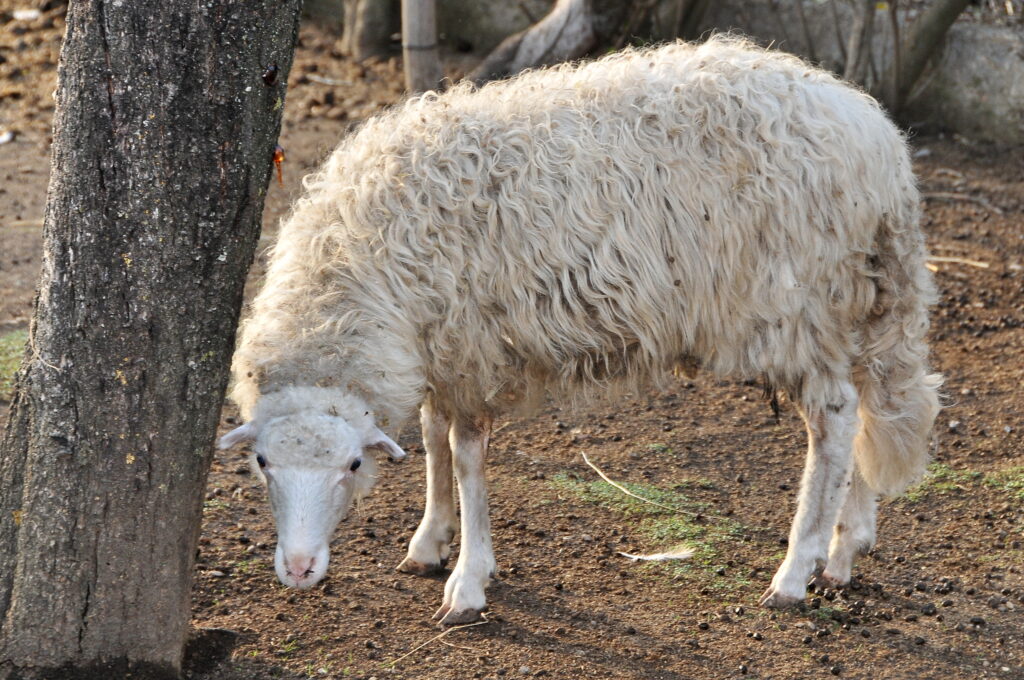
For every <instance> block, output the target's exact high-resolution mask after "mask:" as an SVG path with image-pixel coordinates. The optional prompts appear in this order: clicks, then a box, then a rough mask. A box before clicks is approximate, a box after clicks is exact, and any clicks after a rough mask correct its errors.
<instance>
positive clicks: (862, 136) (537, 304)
mask: <svg viewBox="0 0 1024 680" xmlns="http://www.w3.org/2000/svg"><path fill="white" fill-rule="evenodd" d="M306 189H307V191H306V194H305V196H304V197H303V198H302V199H301V200H300V201H299V202H298V203H297V205H296V206H295V208H294V211H293V213H292V215H291V216H290V218H289V219H288V220H287V222H286V223H285V224H284V225H283V226H282V229H281V233H280V236H279V240H278V243H277V245H276V247H275V248H274V250H273V255H272V262H271V266H270V270H269V273H268V276H267V281H266V284H265V286H264V288H263V290H262V292H261V293H260V294H259V295H258V297H257V298H256V300H255V302H254V305H253V310H252V316H251V318H250V319H249V320H248V321H247V322H246V323H245V326H244V328H243V331H242V336H241V342H240V345H239V349H238V353H237V357H236V362H235V376H236V383H235V388H234V397H235V399H236V401H238V403H239V404H240V405H241V406H242V409H243V413H248V412H250V411H251V410H252V408H253V405H254V403H255V402H256V400H257V398H258V397H259V395H260V394H263V393H268V392H274V391H277V390H279V389H281V388H282V387H283V386H290V385H319V386H331V387H338V388H340V389H342V390H343V391H351V392H354V393H356V394H358V395H359V396H360V397H361V398H362V399H364V400H365V401H366V403H367V404H369V405H370V408H372V409H373V411H374V413H375V414H376V415H377V417H378V418H379V419H381V420H383V421H385V424H387V422H390V423H391V424H392V425H394V426H397V425H398V424H400V423H402V422H404V421H405V420H406V419H407V418H408V417H409V416H411V415H412V414H413V413H414V411H415V409H416V407H417V406H418V405H419V404H420V403H421V402H422V401H423V399H424V397H425V395H426V394H427V393H428V392H429V393H430V394H431V398H432V399H433V400H434V403H436V404H438V405H439V407H440V408H442V409H444V410H445V411H446V412H448V413H450V414H452V415H453V416H460V415H465V416H467V417H471V416H472V415H474V414H479V413H482V412H490V413H493V412H495V411H498V410H502V409H506V408H508V407H511V406H514V405H516V404H532V403H535V402H536V401H537V398H538V396H541V395H543V394H556V395H557V394H562V395H571V396H576V395H579V394H589V393H591V392H593V391H595V390H602V391H603V390H606V389H608V388H609V387H616V386H617V387H624V388H634V387H636V386H638V385H641V384H646V383H648V382H650V381H651V380H656V379H658V377H659V376H662V375H664V374H665V373H666V371H667V370H669V369H671V368H672V367H673V366H674V365H675V364H677V363H679V362H684V363H688V364H693V363H697V364H699V365H701V366H702V367H704V368H705V369H707V370H710V371H712V372H714V373H715V374H717V375H720V376H726V375H729V376H747V377H758V376H764V377H766V378H767V379H768V380H769V381H770V382H771V383H772V384H774V385H776V386H779V387H781V388H783V389H786V390H788V391H789V392H790V394H791V395H794V396H795V398H797V399H799V400H800V401H801V403H802V404H803V405H804V407H805V408H808V409H812V410H813V409H814V408H816V407H822V408H823V407H824V406H825V405H827V404H832V403H835V402H836V401H837V400H838V399H840V398H841V396H840V394H839V388H838V387H837V385H838V378H839V377H841V376H844V375H849V374H850V372H851V371H853V373H854V376H855V380H857V381H858V382H859V383H866V382H872V381H873V383H872V384H873V385H874V387H875V388H877V390H876V391H878V394H879V395H880V396H878V398H877V399H875V400H874V403H873V405H872V408H874V409H875V411H876V413H875V415H876V416H878V418H876V420H885V421H886V422H889V421H892V420H897V421H898V420H900V419H901V418H905V417H910V416H912V417H913V419H915V422H917V420H920V419H919V418H917V416H918V415H922V413H924V412H922V413H916V412H915V413H912V414H909V416H908V414H907V413H904V411H905V410H906V409H905V408H904V406H905V404H904V403H903V401H901V399H895V400H894V399H893V398H892V395H893V394H902V392H906V391H907V390H911V391H913V390H919V391H921V394H924V397H922V398H923V399H924V402H927V403H925V404H924V405H923V406H921V407H920V408H923V409H925V411H927V410H929V409H932V410H935V409H937V402H934V391H935V386H936V385H937V379H934V378H930V377H929V376H928V374H927V371H926V365H925V356H926V349H925V347H924V344H923V336H924V332H925V330H926V329H927V314H926V305H927V304H928V303H929V302H930V301H931V299H932V297H933V290H932V284H931V281H930V278H929V275H928V272H927V271H926V269H925V267H924V266H923V265H924V257H925V252H924V246H923V239H922V237H921V234H920V231H919V230H918V228H917V221H918V217H919V214H918V211H919V207H918V194H917V190H916V188H915V180H914V177H913V174H912V171H911V164H910V160H909V156H908V153H907V149H906V143H905V141H904V139H903V137H902V136H901V134H900V133H899V131H898V130H897V129H896V128H895V127H894V126H893V125H892V124H891V123H890V122H889V120H888V119H887V118H886V117H885V115H884V114H883V113H882V111H881V110H880V109H879V107H878V105H877V104H876V103H875V101H874V100H873V99H871V98H870V97H868V96H867V95H865V94H863V93H862V92H859V91H857V90H855V89H853V88H851V87H850V86H848V85H845V84H843V83H841V82H839V81H838V80H836V79H835V78H833V77H832V76H830V75H828V74H826V73H824V72H823V71H820V70H817V69H814V68H812V67H810V66H808V65H806V64H804V63H803V62H801V61H800V60H798V59H796V58H794V57H791V56H787V55H784V54H779V53H773V52H768V51H765V50H762V49H759V48H757V47H754V46H752V45H751V44H749V43H747V42H745V41H742V40H738V39H735V38H728V37H716V38H712V39H711V40H710V41H708V42H707V43H705V44H703V45H700V46H695V45H690V44H685V43H676V44H671V45H667V46H663V47H659V48H654V49H638V50H626V51H624V52H621V53H617V54H613V55H611V56H608V57H605V58H603V59H600V60H597V61H594V62H591V63H585V64H578V65H564V66H560V67H556V68H552V69H547V70H539V71H533V72H529V73H526V74H524V75H521V76H519V77H517V78H515V79H512V80H508V81H504V82H498V83H492V84H489V85H487V86H485V87H483V88H481V89H480V90H476V89H475V88H473V87H472V86H471V85H468V84H460V85H456V86H455V87H453V88H452V89H451V90H450V91H448V92H446V93H444V94H436V93H428V94H426V95H423V96H420V97H417V98H413V99H410V100H409V101H407V102H406V103H405V104H404V105H402V106H400V107H398V108H397V109H395V110H393V111H391V112H389V113H386V114H384V115H382V116H379V117H376V118H373V119H371V120H369V121H368V122H367V123H366V124H365V125H364V126H363V127H362V128H361V129H360V130H359V131H358V132H357V133H355V134H353V135H352V136H350V137H349V138H348V139H346V140H345V141H344V142H342V144H341V145H340V146H339V147H338V148H337V149H336V150H335V151H334V153H333V154H332V155H331V156H330V158H329V159H328V160H327V161H326V163H325V164H324V166H323V167H322V169H321V170H320V171H319V172H318V173H316V174H315V175H312V176H310V177H308V178H307V179H306ZM929 380H931V382H930V383H928V381H929ZM925 383H928V384H925ZM868 389H870V386H869V387H866V388H865V390H868ZM901 391H902V392H901ZM925 393H927V394H925ZM929 394H930V395H931V397H929V396H928V395H929ZM862 400H863V394H862ZM869 401H870V400H869ZM932 402H934V404H933V403H932ZM920 408H918V410H920ZM924 415H925V416H926V415H927V414H924ZM932 418H934V414H932ZM925 419H927V418H926V417H925ZM930 424H931V420H927V426H930ZM908 427H909V426H908ZM913 427H916V428H918V429H920V427H921V426H920V424H917V425H914V426H913ZM901 436H902V435H901ZM918 443H919V442H915V443H914V445H915V446H916V444H918ZM880 445H881V444H880ZM911 448H914V447H911ZM918 458H920V456H918ZM912 467H915V468H916V467H920V465H919V461H918V462H914V463H913V465H912ZM907 474H910V473H907ZM903 476H904V477H905V476H907V475H903Z"/></svg>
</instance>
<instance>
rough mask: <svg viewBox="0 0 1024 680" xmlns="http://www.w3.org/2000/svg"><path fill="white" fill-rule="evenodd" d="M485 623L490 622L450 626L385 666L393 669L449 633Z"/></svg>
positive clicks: (485, 620)
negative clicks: (406, 658)
mask: <svg viewBox="0 0 1024 680" xmlns="http://www.w3.org/2000/svg"><path fill="white" fill-rule="evenodd" d="M485 623H490V621H488V620H487V619H486V618H485V619H484V620H483V621H477V622H476V623H466V624H463V625H461V626H452V627H451V628H449V629H448V630H446V631H444V632H443V633H441V634H440V635H435V636H434V637H432V638H430V639H429V640H427V641H426V642H424V643H423V644H419V645H416V646H415V647H413V648H412V649H410V650H409V651H408V652H406V653H405V654H403V655H402V656H400V657H398V658H397V659H395V660H394V661H389V662H388V663H387V664H386V665H387V666H390V667H391V668H394V667H395V666H397V665H398V662H399V661H401V660H402V659H404V658H405V657H407V656H411V655H412V654H415V653H416V652H418V651H420V650H421V649H423V648H424V647H426V646H427V645H429V644H430V643H431V642H436V641H438V640H440V639H441V638H443V637H445V636H446V635H448V634H449V633H454V632H455V631H457V630H462V629H463V628H472V627H473V626H482V625H484V624H485ZM445 644H448V643H445ZM451 646H453V647H454V646H455V645H451ZM466 649H469V648H468V647H467V648H466ZM473 651H477V650H473Z"/></svg>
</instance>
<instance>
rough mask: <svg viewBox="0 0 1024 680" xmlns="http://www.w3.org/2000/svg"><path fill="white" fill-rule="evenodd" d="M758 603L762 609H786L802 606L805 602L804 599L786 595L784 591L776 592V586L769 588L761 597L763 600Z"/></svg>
mask: <svg viewBox="0 0 1024 680" xmlns="http://www.w3.org/2000/svg"><path fill="white" fill-rule="evenodd" d="M757 602H758V604H760V605H761V606H762V607H767V608H769V609H786V608H788V607H795V606H796V605H798V604H800V603H801V602H803V598H802V597H793V596H792V595H786V594H785V593H783V592H782V591H780V590H776V589H775V588H774V586H769V588H768V590H766V591H764V594H763V595H761V599H760V600H758V601H757Z"/></svg>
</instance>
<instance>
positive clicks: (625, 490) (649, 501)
mask: <svg viewBox="0 0 1024 680" xmlns="http://www.w3.org/2000/svg"><path fill="white" fill-rule="evenodd" d="M580 455H582V456H583V462H584V463H586V464H587V465H589V466H590V467H592V468H594V472H596V473H597V474H599V475H601V479H603V480H604V481H606V482H608V483H609V484H611V485H612V486H614V487H615V488H616V489H618V490H619V491H621V492H622V493H624V494H626V495H627V496H632V497H633V498H635V499H637V500H639V501H643V502H644V503H650V504H651V505H653V506H655V507H659V508H663V509H665V510H669V511H671V512H685V511H683V510H680V509H679V508H673V507H671V506H669V505H664V504H662V503H657V502H655V501H652V500H651V499H649V498H644V497H643V496H640V495H638V494H635V493H633V492H632V491H630V490H629V489H627V488H626V487H624V486H622V485H621V484H619V483H618V482H616V481H614V480H612V479H611V478H610V477H609V476H608V475H606V474H605V473H604V472H602V471H601V468H599V467H597V466H596V465H594V464H593V463H591V462H590V459H589V458H587V454H586V453H584V452H580ZM687 514H694V513H687Z"/></svg>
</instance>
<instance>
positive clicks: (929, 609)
mask: <svg viewBox="0 0 1024 680" xmlns="http://www.w3.org/2000/svg"><path fill="white" fill-rule="evenodd" d="M937 611H938V609H936V607H935V605H934V604H932V603H931V602H929V603H928V604H926V605H925V606H923V607H921V613H922V614H924V615H925V616H935V613H936V612H937Z"/></svg>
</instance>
